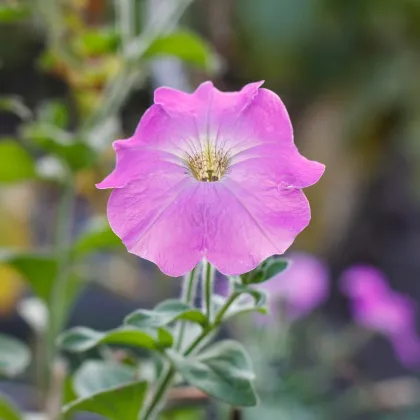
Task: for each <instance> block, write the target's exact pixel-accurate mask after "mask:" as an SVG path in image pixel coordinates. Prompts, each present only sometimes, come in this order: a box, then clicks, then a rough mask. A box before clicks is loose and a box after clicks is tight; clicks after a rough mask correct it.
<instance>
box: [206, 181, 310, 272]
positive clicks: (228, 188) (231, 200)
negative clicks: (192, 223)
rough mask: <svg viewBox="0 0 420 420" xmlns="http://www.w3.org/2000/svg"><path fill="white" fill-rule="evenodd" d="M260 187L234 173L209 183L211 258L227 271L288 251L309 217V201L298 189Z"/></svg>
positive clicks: (244, 269) (249, 267) (246, 268)
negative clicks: (240, 181)
mask: <svg viewBox="0 0 420 420" xmlns="http://www.w3.org/2000/svg"><path fill="white" fill-rule="evenodd" d="M261 181H262V180H261ZM260 187H261V188H260V190H258V191H254V190H250V189H248V188H247V186H242V185H240V184H238V183H237V182H235V181H233V180H230V179H229V178H226V179H224V180H223V181H222V182H220V183H215V184H214V185H213V184H209V188H208V195H207V200H208V202H210V203H211V205H209V206H208V210H207V213H206V218H205V220H206V226H207V229H206V232H207V235H206V238H207V240H206V248H207V258H208V260H209V261H210V262H211V263H212V264H214V265H215V266H216V267H217V269H218V270H219V271H221V272H222V273H223V274H227V275H236V274H241V273H245V272H247V271H250V270H252V269H253V268H255V267H256V266H257V265H258V264H259V263H260V262H261V261H263V260H264V259H266V258H267V257H269V256H271V255H274V254H283V253H284V252H285V250H286V249H287V248H289V246H290V245H291V244H292V243H293V241H294V238H295V237H296V235H297V234H298V233H299V232H301V231H302V230H303V229H304V228H305V227H306V226H307V224H308V223H309V220H310V209H309V204H308V201H307V199H306V197H305V195H304V194H303V193H302V192H301V191H300V190H299V189H290V190H283V189H278V188H277V186H276V185H275V184H270V183H264V182H263V184H262V185H260Z"/></svg>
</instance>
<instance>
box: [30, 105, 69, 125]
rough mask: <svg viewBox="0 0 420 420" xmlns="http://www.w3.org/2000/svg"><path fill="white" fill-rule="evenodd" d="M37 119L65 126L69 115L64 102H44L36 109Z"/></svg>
mask: <svg viewBox="0 0 420 420" xmlns="http://www.w3.org/2000/svg"><path fill="white" fill-rule="evenodd" d="M37 114H38V119H39V120H41V121H42V122H45V123H48V124H52V125H54V126H57V127H59V128H66V127H67V125H68V123H69V115H68V112H67V107H66V105H65V104H63V103H62V102H59V101H49V102H44V103H43V104H42V105H41V106H40V107H39V109H38V112H37Z"/></svg>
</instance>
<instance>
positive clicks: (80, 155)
mask: <svg viewBox="0 0 420 420" xmlns="http://www.w3.org/2000/svg"><path fill="white" fill-rule="evenodd" d="M22 135H23V136H24V137H25V138H27V139H30V140H31V141H32V142H33V143H34V144H35V145H37V146H38V147H40V148H41V149H43V150H45V151H47V152H49V153H51V154H52V155H54V156H57V157H58V158H60V159H61V160H62V161H63V162H65V163H67V165H68V167H69V168H70V169H71V170H73V171H77V170H79V169H83V168H88V167H91V166H92V165H93V164H94V162H95V160H96V154H95V152H94V150H93V149H92V148H91V147H90V146H89V145H88V144H86V143H84V142H82V141H80V140H79V139H76V138H74V136H73V135H72V134H71V133H69V132H67V131H65V130H63V129H61V128H59V127H57V126H55V125H53V124H51V123H45V122H37V123H33V124H27V125H26V126H25V127H24V128H23V131H22Z"/></svg>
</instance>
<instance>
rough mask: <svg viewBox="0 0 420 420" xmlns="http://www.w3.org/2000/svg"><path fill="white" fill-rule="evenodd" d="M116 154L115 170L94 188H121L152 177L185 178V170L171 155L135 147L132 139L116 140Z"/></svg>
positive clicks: (114, 144) (179, 161) (138, 146)
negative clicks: (132, 182)
mask: <svg viewBox="0 0 420 420" xmlns="http://www.w3.org/2000/svg"><path fill="white" fill-rule="evenodd" d="M113 147H114V150H115V151H116V154H117V159H116V160H117V161H116V164H115V169H114V170H113V171H112V172H111V173H110V174H109V175H108V176H107V177H106V178H105V179H104V180H103V181H102V182H100V183H99V184H96V187H97V188H99V189H106V188H123V187H125V186H126V185H127V184H128V183H129V182H131V181H137V182H142V181H146V182H147V180H148V179H150V178H152V177H163V179H165V178H168V177H170V178H172V179H174V180H178V179H180V178H182V177H185V173H186V169H185V167H183V166H182V161H181V160H180V159H179V158H177V157H176V156H174V155H173V154H171V153H168V152H164V151H161V150H150V149H147V148H146V147H144V146H141V145H137V144H136V143H135V142H134V141H133V139H132V138H131V139H129V140H118V141H115V142H114V143H113Z"/></svg>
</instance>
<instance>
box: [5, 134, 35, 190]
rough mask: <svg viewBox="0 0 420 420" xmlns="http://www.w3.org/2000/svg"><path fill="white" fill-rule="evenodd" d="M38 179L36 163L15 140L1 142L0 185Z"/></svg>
mask: <svg viewBox="0 0 420 420" xmlns="http://www.w3.org/2000/svg"><path fill="white" fill-rule="evenodd" d="M35 178H36V168H35V162H34V160H33V159H32V157H31V155H30V154H29V153H28V152H27V151H26V150H25V149H24V148H23V147H22V146H21V145H20V144H19V143H18V142H17V141H15V140H13V139H1V140H0V184H2V183H12V182H20V181H26V180H28V179H35Z"/></svg>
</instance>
